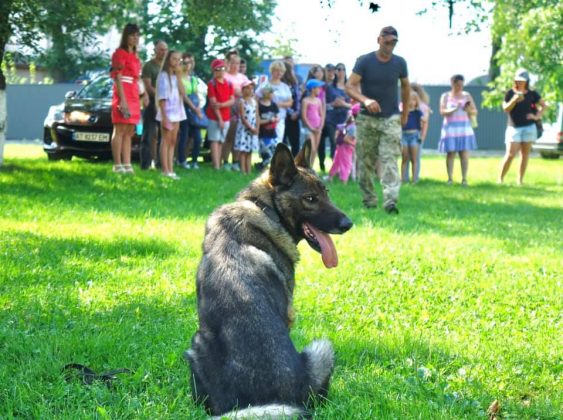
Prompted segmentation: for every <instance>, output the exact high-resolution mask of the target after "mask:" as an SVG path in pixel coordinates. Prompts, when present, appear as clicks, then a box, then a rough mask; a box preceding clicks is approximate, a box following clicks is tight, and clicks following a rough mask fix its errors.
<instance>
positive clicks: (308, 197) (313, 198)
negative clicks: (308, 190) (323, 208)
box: [303, 195, 317, 203]
mask: <svg viewBox="0 0 563 420" xmlns="http://www.w3.org/2000/svg"><path fill="white" fill-rule="evenodd" d="M303 199H304V200H305V201H307V202H308V203H314V202H316V201H317V196H315V195H306V196H304V197H303Z"/></svg>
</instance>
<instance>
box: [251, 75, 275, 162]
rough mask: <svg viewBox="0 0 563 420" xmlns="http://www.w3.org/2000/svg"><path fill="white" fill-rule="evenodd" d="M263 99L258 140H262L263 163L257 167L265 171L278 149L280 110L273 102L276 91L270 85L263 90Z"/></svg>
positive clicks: (261, 99) (259, 102) (260, 108)
mask: <svg viewBox="0 0 563 420" xmlns="http://www.w3.org/2000/svg"><path fill="white" fill-rule="evenodd" d="M261 95H262V97H261V98H260V100H259V101H258V113H259V117H258V126H259V127H260V129H259V132H258V138H259V139H260V157H261V158H262V162H260V163H258V164H257V165H256V168H257V169H258V170H262V169H264V168H265V167H266V166H268V165H269V164H270V160H272V156H273V155H274V150H275V149H276V145H277V144H278V141H277V134H276V126H277V124H278V121H279V115H278V114H279V108H278V106H277V105H276V103H275V102H273V101H272V98H273V96H274V90H273V89H272V87H271V86H270V85H265V86H263V87H262V88H261Z"/></svg>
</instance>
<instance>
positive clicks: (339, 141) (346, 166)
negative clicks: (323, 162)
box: [328, 104, 360, 184]
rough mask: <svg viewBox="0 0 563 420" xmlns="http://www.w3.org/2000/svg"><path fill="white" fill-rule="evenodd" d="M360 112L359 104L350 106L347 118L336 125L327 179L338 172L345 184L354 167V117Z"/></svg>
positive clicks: (330, 179)
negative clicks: (333, 148) (333, 147)
mask: <svg viewBox="0 0 563 420" xmlns="http://www.w3.org/2000/svg"><path fill="white" fill-rule="evenodd" d="M359 112H360V104H355V105H353V106H352V108H351V109H350V111H349V112H348V118H347V119H346V121H345V122H344V123H343V124H338V125H337V127H336V130H337V131H336V151H335V152H334V160H333V161H332V168H330V172H329V173H328V179H329V181H332V178H333V177H334V175H336V174H338V176H339V178H340V180H341V181H342V182H344V183H345V184H346V183H347V182H348V178H349V177H350V174H351V173H352V168H353V167H354V152H355V151H356V120H355V117H356V115H358V113H359Z"/></svg>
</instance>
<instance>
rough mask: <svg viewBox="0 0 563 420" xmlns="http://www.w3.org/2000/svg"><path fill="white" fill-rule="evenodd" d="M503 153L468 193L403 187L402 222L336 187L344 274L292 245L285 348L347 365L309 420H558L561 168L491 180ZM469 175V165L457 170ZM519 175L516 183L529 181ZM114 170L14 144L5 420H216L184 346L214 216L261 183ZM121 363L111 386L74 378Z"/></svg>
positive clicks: (4, 307) (440, 183)
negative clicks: (345, 221) (330, 349)
mask: <svg viewBox="0 0 563 420" xmlns="http://www.w3.org/2000/svg"><path fill="white" fill-rule="evenodd" d="M499 159H500V157H494V158H475V157H473V158H471V162H470V182H471V185H470V186H469V187H468V188H462V187H461V186H459V185H453V186H448V185H446V184H445V168H444V163H443V157H441V156H440V157H432V156H425V157H424V159H423V164H422V171H423V172H422V174H423V180H422V181H421V182H420V183H419V184H417V185H415V186H413V185H403V186H402V188H401V201H400V208H401V214H400V215H399V216H397V217H390V216H388V215H386V214H385V213H384V212H383V211H382V210H381V209H377V210H370V211H368V210H366V209H364V208H362V206H361V203H360V192H359V188H358V186H357V184H355V183H351V184H349V185H347V186H344V185H342V184H340V183H338V182H335V183H333V184H331V185H330V195H331V196H332V198H333V199H334V201H335V202H336V203H337V204H338V205H339V206H340V207H341V208H342V209H344V210H345V211H346V212H347V213H348V214H349V215H350V217H351V218H352V220H353V221H354V223H355V226H354V228H353V229H352V230H351V231H350V232H348V233H346V234H345V235H344V236H335V237H334V241H335V244H336V247H337V249H338V252H339V257H340V265H339V266H338V267H337V268H335V269H333V270H327V269H325V268H324V266H323V264H322V262H321V259H320V256H319V254H318V253H317V252H315V251H313V250H312V249H311V248H310V247H308V246H307V244H305V243H302V244H300V245H299V249H300V252H301V261H300V262H299V264H298V266H297V270H296V292H295V298H294V304H295V306H296V310H297V321H296V324H295V327H294V329H293V330H292V333H291V335H292V338H293V340H294V342H295V345H296V347H297V348H298V349H302V348H303V347H304V346H305V345H306V344H307V343H309V342H310V341H311V340H312V339H315V338H319V337H327V338H330V339H331V340H332V342H333V343H334V346H335V349H336V353H337V358H336V367H335V371H334V376H333V381H332V384H331V390H330V392H329V395H328V401H327V402H326V403H325V404H324V405H322V406H321V407H319V408H318V409H317V410H316V411H315V418H316V419H327V420H328V419H335V418H336V419H395V418H404V419H413V418H417V419H453V418H455V419H460V418H467V419H476V418H486V417H487V416H486V413H485V412H486V409H487V407H488V406H489V404H490V403H491V402H492V401H493V400H495V399H498V400H499V401H500V403H501V412H500V414H501V416H502V418H506V419H515V418H518V419H536V418H541V419H550V418H553V419H555V418H559V417H560V410H561V404H562V402H563V401H562V399H561V398H562V396H563V389H562V383H561V348H562V345H563V343H562V342H561V328H562V325H561V314H562V313H563V306H562V301H561V273H562V272H563V263H562V260H561V251H562V247H561V235H562V234H563V227H562V225H561V208H562V207H563V201H562V197H563V184H562V182H563V172H562V167H561V162H557V161H544V160H541V159H537V158H532V159H531V160H530V164H529V168H528V176H527V179H526V180H527V182H528V185H526V186H523V187H516V186H515V185H514V184H511V181H510V180H508V179H507V181H508V184H507V185H503V186H499V185H496V184H495V183H494V179H495V174H496V173H497V170H498V164H499ZM456 164H457V163H456ZM515 172H516V168H513V170H512V172H511V173H510V177H514V178H515V177H516V174H515ZM180 175H181V176H182V179H181V180H180V181H178V182H173V181H170V180H168V179H164V178H163V177H162V176H160V174H158V173H157V172H153V171H149V172H139V171H138V172H137V174H136V175H135V176H133V177H122V176H117V175H115V174H112V173H111V163H91V162H87V161H84V160H79V159H74V160H73V161H71V162H56V163H54V162H47V159H46V158H45V156H44V153H43V152H42V151H41V150H40V147H38V146H16V145H8V146H7V149H6V156H5V166H4V167H3V168H2V170H0V214H1V215H2V217H1V218H0V266H1V267H2V270H0V401H1V403H0V417H2V418H13V417H16V418H67V419H75V418H128V419H133V418H187V419H201V418H205V413H204V411H203V409H202V408H201V407H196V406H195V405H194V404H193V403H192V401H191V395H190V394H191V390H190V385H189V380H188V375H189V373H188V372H189V371H188V369H187V366H186V364H185V362H184V360H183V358H182V353H183V351H184V350H185V349H186V348H187V347H188V346H189V340H190V338H191V336H192V334H193V333H194V331H195V330H196V328H197V312H196V291H195V273H196V270H197V264H198V262H199V259H200V257H201V242H202V239H203V234H204V223H205V220H206V218H207V216H208V215H209V214H210V213H211V211H212V210H213V209H214V208H215V207H216V206H218V205H221V204H223V203H225V202H229V201H231V200H232V199H233V197H234V196H235V194H236V193H237V192H238V191H239V190H240V189H241V188H242V187H243V186H244V185H246V183H248V182H249V181H250V179H251V177H246V176H242V175H240V174H235V173H227V172H219V171H213V170H212V169H210V168H208V167H203V168H202V169H201V170H199V171H183V172H182V173H181V174H180ZM73 361H74V362H77V363H83V364H85V365H87V366H90V367H91V368H93V369H94V370H96V371H97V372H100V371H106V370H109V369H112V368H118V367H128V368H131V369H132V370H133V371H134V372H133V374H131V375H121V377H120V380H119V381H117V382H116V383H115V386H114V387H113V388H111V389H108V388H107V387H105V386H104V385H103V384H100V383H96V384H94V385H92V386H82V385H80V384H79V383H78V382H76V381H71V382H66V381H65V380H64V378H63V375H62V374H61V368H62V366H64V365H65V364H67V363H69V362H73Z"/></svg>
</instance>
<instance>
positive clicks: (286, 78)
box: [281, 61, 297, 86]
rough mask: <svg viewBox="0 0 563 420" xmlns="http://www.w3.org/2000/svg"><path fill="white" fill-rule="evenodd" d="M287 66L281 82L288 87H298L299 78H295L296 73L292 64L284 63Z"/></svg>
mask: <svg viewBox="0 0 563 420" xmlns="http://www.w3.org/2000/svg"><path fill="white" fill-rule="evenodd" d="M283 65H284V66H285V73H284V74H283V76H282V78H281V80H282V82H284V83H285V84H286V85H288V86H295V85H297V78H296V77H295V72H294V71H293V66H292V65H291V63H286V62H285V61H284V62H283Z"/></svg>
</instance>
